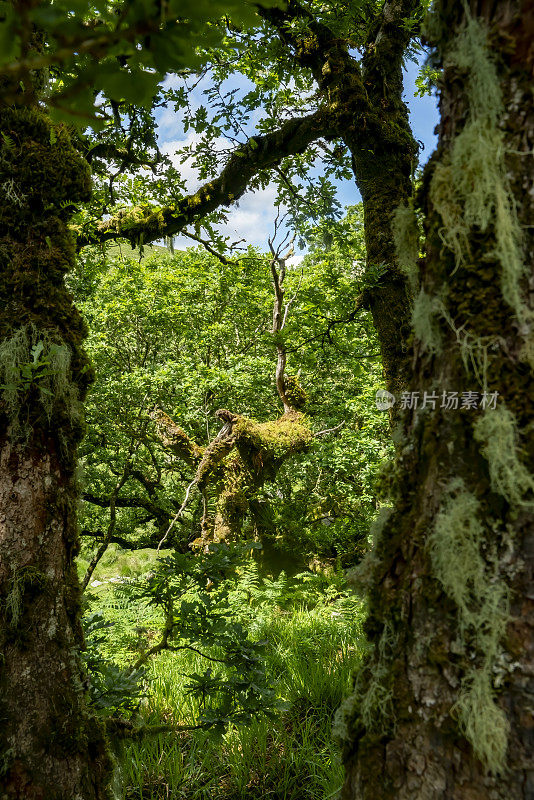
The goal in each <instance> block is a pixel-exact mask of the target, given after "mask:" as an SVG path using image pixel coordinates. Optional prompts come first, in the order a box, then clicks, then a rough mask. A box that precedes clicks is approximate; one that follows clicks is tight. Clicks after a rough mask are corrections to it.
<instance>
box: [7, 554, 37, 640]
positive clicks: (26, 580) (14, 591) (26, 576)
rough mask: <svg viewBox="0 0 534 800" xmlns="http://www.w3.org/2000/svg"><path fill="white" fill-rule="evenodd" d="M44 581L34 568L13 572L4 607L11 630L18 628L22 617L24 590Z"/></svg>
mask: <svg viewBox="0 0 534 800" xmlns="http://www.w3.org/2000/svg"><path fill="white" fill-rule="evenodd" d="M45 581H46V577H45V576H44V575H43V574H42V573H41V572H39V570H38V569H36V568H35V567H24V568H23V569H20V570H15V572H14V574H13V577H12V579H11V585H10V589H9V592H8V594H7V597H6V605H5V608H6V612H7V616H8V620H9V623H10V625H11V626H12V627H13V628H16V627H17V626H18V624H19V622H20V619H21V617H22V611H23V605H24V593H25V591H26V589H27V588H28V587H30V586H33V585H36V584H38V585H40V586H42V585H43V584H44V582H45Z"/></svg>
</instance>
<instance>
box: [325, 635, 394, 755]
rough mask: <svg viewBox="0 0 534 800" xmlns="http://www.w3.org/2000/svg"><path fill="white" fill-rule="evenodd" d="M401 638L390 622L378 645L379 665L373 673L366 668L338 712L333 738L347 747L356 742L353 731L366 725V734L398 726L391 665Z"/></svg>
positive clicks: (376, 664)
mask: <svg viewBox="0 0 534 800" xmlns="http://www.w3.org/2000/svg"><path fill="white" fill-rule="evenodd" d="M397 643H398V637H397V634H396V632H395V629H394V628H393V625H392V624H391V623H389V622H386V623H385V625H384V628H383V630H382V633H381V635H380V639H379V640H378V645H377V654H378V661H377V662H376V663H374V664H373V666H372V670H371V669H370V668H364V669H363V670H362V671H360V672H358V673H357V674H356V676H355V679H354V688H353V691H352V694H350V695H349V696H348V697H346V698H345V699H344V700H343V702H342V703H341V705H340V707H339V708H338V709H337V711H336V714H335V717H334V724H333V727H332V735H333V736H334V738H335V739H336V741H337V742H339V743H340V744H341V745H343V744H344V743H345V742H350V741H351V740H352V738H353V737H352V734H351V728H352V726H353V725H354V724H360V725H363V726H364V727H365V728H366V730H368V731H373V732H377V733H384V732H385V731H386V730H387V729H391V728H392V727H394V726H395V715H394V709H393V674H392V670H391V664H392V662H393V660H394V653H395V649H396V647H397Z"/></svg>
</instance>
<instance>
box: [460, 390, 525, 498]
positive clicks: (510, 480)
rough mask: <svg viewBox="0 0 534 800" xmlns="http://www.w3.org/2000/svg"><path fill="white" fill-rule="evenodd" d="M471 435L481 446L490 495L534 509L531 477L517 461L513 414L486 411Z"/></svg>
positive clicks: (503, 410) (501, 409) (504, 410)
mask: <svg viewBox="0 0 534 800" xmlns="http://www.w3.org/2000/svg"><path fill="white" fill-rule="evenodd" d="M474 433H475V438H476V439H477V441H479V442H481V443H482V453H483V455H484V457H485V458H486V460H487V462H488V466H489V472H490V480H491V487H492V489H493V491H494V492H497V493H498V494H501V495H502V496H503V497H505V498H506V500H507V501H508V502H509V503H510V504H511V505H515V506H523V507H526V508H530V509H534V476H532V475H531V474H530V472H529V471H528V469H527V468H526V466H525V465H524V464H523V463H522V462H521V461H520V459H519V452H520V449H519V435H518V432H517V423H516V420H515V417H514V415H513V414H512V412H511V411H510V410H509V409H508V408H506V406H505V405H503V404H501V405H499V406H497V407H496V408H494V409H493V408H488V409H486V411H485V412H484V414H483V415H482V416H481V417H480V419H479V420H478V421H477V423H476V425H475V428H474Z"/></svg>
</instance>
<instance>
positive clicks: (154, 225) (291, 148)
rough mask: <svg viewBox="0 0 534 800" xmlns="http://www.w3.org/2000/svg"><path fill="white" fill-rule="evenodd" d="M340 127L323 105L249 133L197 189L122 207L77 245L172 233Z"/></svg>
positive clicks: (142, 240)
mask: <svg viewBox="0 0 534 800" xmlns="http://www.w3.org/2000/svg"><path fill="white" fill-rule="evenodd" d="M340 128H341V125H340V119H339V117H338V116H336V115H335V114H333V113H332V112H330V111H329V110H328V109H324V108H321V109H319V110H318V111H316V112H315V113H314V114H309V115H308V116H305V117H299V118H297V119H291V120H288V121H287V122H285V123H284V124H283V125H281V126H280V128H279V129H278V130H277V131H273V132H272V133H267V134H265V135H263V136H253V137H251V138H250V139H249V141H248V142H247V143H246V144H243V145H240V147H238V148H237V149H236V150H234V152H233V154H232V155H231V156H230V159H229V161H228V163H227V164H226V166H225V167H224V169H223V170H222V172H221V174H220V175H219V176H218V177H217V178H215V179H214V180H212V181H209V182H208V183H205V184H204V185H203V186H202V187H201V188H200V189H199V190H198V191H197V192H195V194H192V195H188V196H187V197H184V198H182V199H181V200H179V201H178V202H177V203H176V205H174V206H166V207H164V208H159V209H155V210H153V211H151V212H149V213H147V212H146V211H145V210H143V209H138V208H133V209H130V210H129V211H126V212H121V213H119V214H117V215H116V216H114V217H111V218H110V219H107V220H105V221H104V222H101V223H100V225H98V226H97V227H96V229H94V230H91V231H88V232H86V233H84V234H81V235H80V236H79V237H78V241H77V246H78V249H80V248H82V247H85V246H87V245H91V244H99V243H101V242H105V241H110V240H113V239H128V240H129V241H130V242H131V243H132V244H134V245H135V244H139V243H143V244H148V243H150V242H153V241H156V240H157V239H161V238H162V237H164V236H174V235H176V234H177V233H179V232H180V231H181V230H182V229H183V228H184V227H185V226H186V225H189V224H191V223H192V222H194V221H195V220H198V219H201V218H202V217H205V216H206V215H207V214H210V213H211V212H212V211H215V210H216V209H217V208H219V206H230V205H232V204H233V203H235V202H236V201H237V200H239V198H240V197H241V196H242V195H243V194H244V192H245V191H246V189H247V187H248V185H249V183H250V181H251V179H252V178H253V177H254V176H255V175H256V174H257V173H258V172H260V171H261V170H263V169H269V168H270V167H273V166H275V165H276V164H279V163H280V161H282V159H283V158H286V157H287V156H291V155H296V154H298V153H302V152H303V151H304V150H305V149H306V148H307V147H308V146H309V144H310V143H311V142H313V141H315V140H316V139H319V138H323V137H333V136H337V135H339V134H340Z"/></svg>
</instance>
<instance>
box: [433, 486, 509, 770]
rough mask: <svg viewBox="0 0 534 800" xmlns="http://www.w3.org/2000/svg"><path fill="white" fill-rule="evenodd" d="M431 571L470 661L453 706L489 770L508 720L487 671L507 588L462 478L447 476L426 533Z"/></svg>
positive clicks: (497, 764)
mask: <svg viewBox="0 0 534 800" xmlns="http://www.w3.org/2000/svg"><path fill="white" fill-rule="evenodd" d="M428 548H429V552H430V557H431V561H432V567H433V570H434V574H435V575H436V577H437V578H438V580H439V581H440V583H441V584H442V586H443V589H444V591H445V593H446V594H447V596H448V597H450V598H451V600H453V601H454V603H455V604H456V606H457V608H458V636H459V638H460V641H462V642H463V643H469V644H470V645H471V646H472V647H473V648H474V656H475V659H476V660H475V663H476V666H474V667H473V668H472V669H469V670H468V671H467V673H466V674H465V676H464V679H463V680H462V685H461V689H460V694H459V697H458V700H457V702H456V703H455V706H454V708H453V709H452V711H453V713H455V714H456V715H457V717H458V721H459V725H460V728H461V730H462V732H463V734H464V735H465V736H466V738H467V739H468V740H469V742H470V743H471V745H472V747H473V750H474V752H475V754H476V755H477V757H478V758H479V759H480V760H481V761H482V762H483V763H484V764H485V765H486V767H487V768H488V769H489V770H490V771H492V772H499V771H500V770H502V768H503V766H504V763H505V756H506V748H507V740H508V727H509V726H508V721H507V719H506V715H505V714H504V712H503V711H502V709H500V708H499V707H498V705H497V704H496V700H495V691H494V689H493V683H492V676H493V668H494V666H495V664H496V662H497V660H498V657H499V654H500V650H501V642H502V639H503V637H504V634H505V631H506V625H507V623H508V620H509V618H510V592H509V589H508V587H507V585H506V583H505V582H504V581H503V580H502V579H501V578H500V577H499V565H498V559H497V556H496V553H494V552H491V551H490V549H489V548H488V547H487V537H486V536H485V529H484V525H483V523H482V521H481V520H480V503H479V501H478V500H477V498H476V497H475V496H474V495H473V494H471V493H470V492H469V491H467V489H466V488H465V484H464V483H463V481H462V480H461V479H455V480H453V481H451V483H450V484H449V486H448V487H447V491H446V494H445V499H444V501H443V503H442V506H441V510H440V512H439V513H438V515H437V517H436V520H435V524H434V529H433V531H432V533H431V534H430V536H429V538H428Z"/></svg>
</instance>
